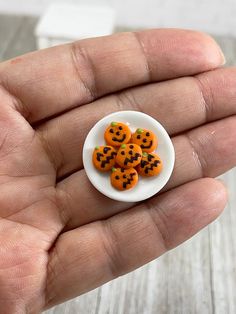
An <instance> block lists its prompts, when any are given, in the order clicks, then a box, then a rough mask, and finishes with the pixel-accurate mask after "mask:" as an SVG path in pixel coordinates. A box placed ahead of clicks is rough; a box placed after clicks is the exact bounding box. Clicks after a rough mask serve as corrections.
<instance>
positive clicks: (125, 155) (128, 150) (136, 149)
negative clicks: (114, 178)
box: [116, 144, 142, 169]
mask: <svg viewBox="0 0 236 314" xmlns="http://www.w3.org/2000/svg"><path fill="white" fill-rule="evenodd" d="M141 159H142V150H141V148H140V146H138V145H136V144H122V145H121V147H120V149H119V150H118V152H117V156H116V162H117V164H118V165H119V166H120V167H122V168H125V169H127V168H134V167H136V166H137V165H138V164H139V163H140V162H141Z"/></svg>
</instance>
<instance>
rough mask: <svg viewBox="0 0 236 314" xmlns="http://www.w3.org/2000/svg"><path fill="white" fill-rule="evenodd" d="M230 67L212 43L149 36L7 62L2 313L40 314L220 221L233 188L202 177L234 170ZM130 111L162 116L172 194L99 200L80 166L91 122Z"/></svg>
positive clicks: (0, 208)
mask: <svg viewBox="0 0 236 314" xmlns="http://www.w3.org/2000/svg"><path fill="white" fill-rule="evenodd" d="M222 64H223V57H222V54H221V52H220V50H219V48H218V46H217V45H216V44H215V42H214V41H213V40H212V39H210V38H209V37H207V36H205V35H202V34H199V33H196V32H190V31H180V30H152V31H146V32H140V33H135V34H132V33H124V34H118V35H115V36H111V37H103V38H97V39H89V40H84V41H80V42H77V43H75V44H70V45H65V46H61V47H57V48H52V49H48V50H44V51H41V52H36V53H33V54H29V55H25V56H22V57H19V58H16V59H13V60H10V61H7V62H4V63H2V64H1V65H0V86H1V87H0V104H1V112H0V129H1V132H0V216H1V220H0V244H1V248H0V309H1V314H12V313H13V314H14V313H17V314H21V313H40V312H41V311H42V310H43V309H46V308H48V307H50V306H53V305H55V304H57V303H60V302H63V301H65V300H66V299H69V298H72V297H74V296H77V295H79V294H82V293H84V292H86V291H89V290H91V289H93V288H95V287H97V286H99V285H101V284H103V283H104V282H106V281H109V280H111V279H113V278H115V277H117V276H119V275H122V274H124V273H126V272H128V271H131V270H133V269H135V268H137V267H139V266H141V265H143V264H145V263H147V262H148V261H150V260H152V259H154V258H156V257H158V256H160V255H161V254H163V253H165V252H166V251H167V250H169V249H171V248H173V247H175V246H177V245H178V244H180V243H181V242H183V241H184V240H186V239H188V238H189V237H190V236H192V235H193V234H195V233H196V232H197V231H198V230H200V229H201V228H203V227H204V226H205V225H207V224H208V223H210V222H211V221H212V220H213V219H215V218H216V217H217V216H218V215H219V213H220V212H221V211H222V209H223V208H224V206H225V203H226V193H225V189H224V187H223V186H222V185H221V183H219V182H218V181H216V180H215V179H210V178H203V177H214V176H217V175H219V174H221V173H223V172H224V171H226V170H228V169H230V168H231V167H233V166H234V165H235V163H236V151H235V149H234V146H235V144H236V136H235V135H236V126H235V117H234V116H233V115H234V114H235V111H236V109H235V108H236V107H235V101H236V89H235V81H236V71H235V69H233V68H231V69H216V68H218V67H220V66H221V65H222ZM213 69H214V70H213ZM210 70H213V71H210ZM202 72H204V73H202ZM199 73H202V74H199ZM125 109H132V110H140V111H144V112H146V113H148V114H150V115H151V116H153V117H154V118H156V119H157V120H159V121H160V122H161V123H162V124H163V125H164V126H165V128H166V129H167V131H168V132H169V134H171V136H172V141H173V144H174V147H175V151H176V165H175V169H174V173H173V175H172V177H171V180H170V182H169V183H168V185H167V186H166V188H165V190H164V191H163V192H162V193H161V194H159V195H158V196H155V197H153V198H152V199H150V200H148V201H146V202H142V203H139V204H131V203H123V202H121V203H120V202H116V201H113V200H110V199H108V198H106V197H105V196H103V195H101V194H100V193H99V192H98V191H96V190H95V189H94V188H93V187H92V186H91V184H90V183H89V181H88V179H87V177H86V175H85V172H84V171H83V165H82V159H81V157H82V156H81V151H82V147H83V141H84V139H85V137H86V134H87V133H88V131H89V129H90V128H91V127H92V126H93V124H94V123H95V122H96V121H97V120H99V119H100V118H101V117H103V116H104V115H106V114H107V113H110V112H113V111H118V110H125Z"/></svg>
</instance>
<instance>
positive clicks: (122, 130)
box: [104, 122, 131, 146]
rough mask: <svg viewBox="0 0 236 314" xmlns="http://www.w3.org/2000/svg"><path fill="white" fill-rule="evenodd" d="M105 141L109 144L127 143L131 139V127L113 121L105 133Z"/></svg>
mask: <svg viewBox="0 0 236 314" xmlns="http://www.w3.org/2000/svg"><path fill="white" fill-rule="evenodd" d="M104 138H105V141H106V143H107V144H108V145H112V146H120V145H122V144H126V143H128V142H129V141H130V139H131V131H130V129H129V127H128V126H127V125H126V124H124V123H121V122H112V123H111V124H110V125H109V126H108V127H107V129H106V131H105V134H104Z"/></svg>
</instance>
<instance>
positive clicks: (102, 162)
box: [93, 146, 117, 171]
mask: <svg viewBox="0 0 236 314" xmlns="http://www.w3.org/2000/svg"><path fill="white" fill-rule="evenodd" d="M116 155H117V152H116V150H115V149H114V148H113V147H111V146H96V147H95V149H94V151H93V164H94V166H95V168H97V169H98V170H100V171H109V170H111V169H112V167H114V165H115V159H116Z"/></svg>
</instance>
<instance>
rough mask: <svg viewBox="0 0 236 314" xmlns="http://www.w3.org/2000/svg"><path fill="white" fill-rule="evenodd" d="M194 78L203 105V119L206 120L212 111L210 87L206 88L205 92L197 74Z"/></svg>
mask: <svg viewBox="0 0 236 314" xmlns="http://www.w3.org/2000/svg"><path fill="white" fill-rule="evenodd" d="M194 79H195V83H196V85H197V87H198V89H199V92H200V96H201V100H202V104H203V107H204V111H205V121H206V122H208V121H210V117H211V116H212V112H213V104H214V99H213V93H212V90H211V88H210V87H209V88H208V89H207V92H206V87H205V86H204V85H203V83H202V81H201V79H200V77H199V76H195V77H194Z"/></svg>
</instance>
